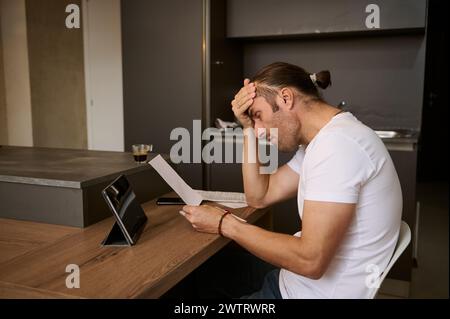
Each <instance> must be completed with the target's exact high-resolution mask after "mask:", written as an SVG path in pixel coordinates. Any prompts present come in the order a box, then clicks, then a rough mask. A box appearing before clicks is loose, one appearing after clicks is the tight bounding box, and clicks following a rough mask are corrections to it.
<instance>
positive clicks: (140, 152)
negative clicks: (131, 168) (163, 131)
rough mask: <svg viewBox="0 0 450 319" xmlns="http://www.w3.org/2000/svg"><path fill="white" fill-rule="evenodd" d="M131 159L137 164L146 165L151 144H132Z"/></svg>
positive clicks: (151, 148)
mask: <svg viewBox="0 0 450 319" xmlns="http://www.w3.org/2000/svg"><path fill="white" fill-rule="evenodd" d="M132 149H133V157H134V160H135V161H136V162H137V163H146V162H147V155H148V153H149V152H151V151H152V150H153V145H152V144H133V145H132Z"/></svg>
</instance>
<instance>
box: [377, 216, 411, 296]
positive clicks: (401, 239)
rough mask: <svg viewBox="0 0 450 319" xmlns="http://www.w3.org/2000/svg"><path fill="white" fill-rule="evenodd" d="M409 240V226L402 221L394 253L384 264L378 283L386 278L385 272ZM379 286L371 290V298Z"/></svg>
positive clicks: (392, 264)
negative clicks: (384, 267)
mask: <svg viewBox="0 0 450 319" xmlns="http://www.w3.org/2000/svg"><path fill="white" fill-rule="evenodd" d="M410 242H411V230H410V229H409V226H408V224H407V223H405V222H404V221H402V223H401V225H400V234H399V235H398V240H397V245H396V246H395V249H394V253H393V255H392V257H391V260H390V261H389V263H388V265H387V266H386V269H385V270H384V271H383V273H382V274H381V276H380V280H379V283H380V285H381V283H382V282H383V280H384V279H385V278H386V276H387V274H388V273H389V271H390V270H391V268H392V266H394V264H395V262H396V261H397V259H398V258H399V257H400V256H401V255H402V253H403V251H404V250H405V249H406V247H408V245H409V243H410ZM378 289H379V288H375V289H373V291H372V295H371V298H372V299H373V298H375V296H376V295H377V292H378Z"/></svg>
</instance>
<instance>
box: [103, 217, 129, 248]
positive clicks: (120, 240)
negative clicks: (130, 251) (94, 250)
mask: <svg viewBox="0 0 450 319" xmlns="http://www.w3.org/2000/svg"><path fill="white" fill-rule="evenodd" d="M102 246H131V245H130V244H129V243H128V241H127V239H126V238H125V235H124V234H123V233H122V230H121V229H120V227H119V225H118V224H117V222H115V223H114V226H113V227H112V228H111V231H110V232H109V234H108V236H107V237H106V238H105V239H104V240H103V242H102Z"/></svg>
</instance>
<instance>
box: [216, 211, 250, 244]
mask: <svg viewBox="0 0 450 319" xmlns="http://www.w3.org/2000/svg"><path fill="white" fill-rule="evenodd" d="M240 224H244V223H242V222H240V221H239V220H237V219H236V218H234V217H233V215H232V214H227V215H226V216H225V217H224V218H223V220H222V227H221V230H222V235H223V236H224V237H227V238H229V239H232V240H234V239H235V234H236V233H237V228H238V227H239V226H240Z"/></svg>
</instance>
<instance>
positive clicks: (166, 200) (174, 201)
mask: <svg viewBox="0 0 450 319" xmlns="http://www.w3.org/2000/svg"><path fill="white" fill-rule="evenodd" d="M156 205H186V204H185V203H184V201H183V200H182V199H181V198H179V197H160V198H158V199H157V200H156Z"/></svg>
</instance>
